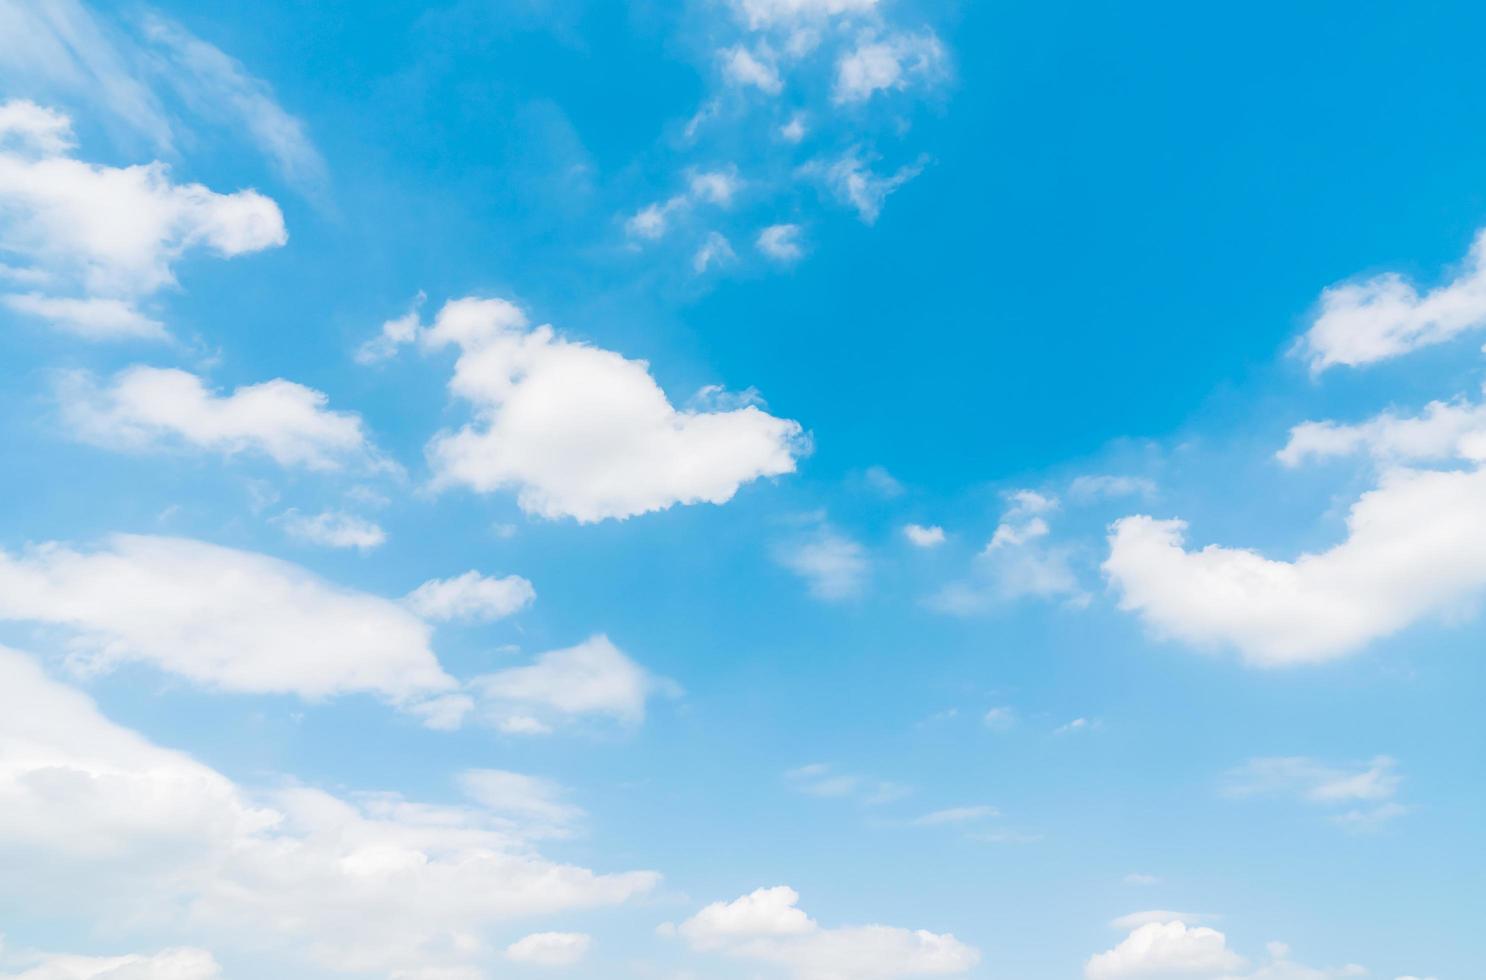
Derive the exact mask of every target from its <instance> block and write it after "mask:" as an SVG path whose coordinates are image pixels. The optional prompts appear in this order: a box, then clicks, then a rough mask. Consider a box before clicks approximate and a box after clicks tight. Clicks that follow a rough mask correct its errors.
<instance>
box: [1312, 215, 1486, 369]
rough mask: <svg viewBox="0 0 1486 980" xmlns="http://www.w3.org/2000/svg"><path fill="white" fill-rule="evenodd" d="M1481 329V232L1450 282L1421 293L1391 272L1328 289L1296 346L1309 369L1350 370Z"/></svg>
mask: <svg viewBox="0 0 1486 980" xmlns="http://www.w3.org/2000/svg"><path fill="white" fill-rule="evenodd" d="M1482 326H1486V231H1483V232H1480V233H1478V234H1477V235H1476V239H1475V241H1474V242H1472V243H1471V247H1470V251H1469V253H1468V254H1467V255H1466V258H1465V262H1464V263H1463V264H1462V267H1461V268H1460V270H1459V271H1458V272H1457V273H1456V275H1455V277H1454V278H1453V279H1451V280H1450V281H1448V282H1446V283H1444V284H1442V285H1440V286H1437V287H1435V288H1434V289H1430V290H1426V291H1425V292H1423V293H1420V291H1419V289H1418V287H1417V286H1415V285H1414V284H1413V283H1411V282H1409V281H1408V280H1407V279H1405V278H1404V277H1403V276H1401V275H1399V274H1398V273H1396V272H1385V273H1383V274H1382V275H1378V276H1373V277H1372V278H1370V279H1364V280H1362V281H1360V282H1352V283H1344V284H1342V285H1338V286H1332V287H1330V288H1328V289H1327V290H1325V291H1324V292H1323V293H1322V294H1321V302H1320V310H1319V312H1318V313H1317V314H1316V317H1315V320H1314V321H1313V322H1312V323H1311V325H1310V328H1309V329H1308V330H1307V331H1306V333H1305V335H1304V336H1303V337H1302V338H1301V339H1300V342H1299V344H1298V345H1297V350H1298V352H1299V353H1300V354H1301V355H1302V356H1303V357H1305V358H1306V360H1307V361H1308V362H1309V363H1310V366H1311V370H1312V371H1324V370H1325V369H1327V368H1330V367H1335V366H1338V365H1345V366H1349V367H1355V366H1359V365H1364V364H1372V363H1374V362H1377V361H1383V360H1387V359H1389V358H1393V357H1398V356H1400V355H1403V354H1407V353H1408V352H1410V351H1413V350H1417V349H1418V348H1420V347H1427V346H1430V345H1433V344H1442V343H1444V342H1446V341H1448V340H1452V339H1454V338H1455V337H1457V336H1459V335H1460V334H1462V333H1464V332H1466V331H1468V330H1476V329H1479V328H1481V327H1482Z"/></svg>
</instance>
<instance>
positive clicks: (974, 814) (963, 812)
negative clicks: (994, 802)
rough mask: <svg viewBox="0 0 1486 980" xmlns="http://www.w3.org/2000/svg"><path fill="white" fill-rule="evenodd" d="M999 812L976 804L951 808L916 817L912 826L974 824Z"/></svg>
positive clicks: (997, 814) (993, 808)
mask: <svg viewBox="0 0 1486 980" xmlns="http://www.w3.org/2000/svg"><path fill="white" fill-rule="evenodd" d="M1000 813H1001V811H999V810H997V809H996V808H995V807H993V806H986V805H984V804H977V805H974V806H952V807H948V808H946V809H943V810H935V811H934V812H932V813H926V814H924V815H923V816H921V817H916V818H914V820H913V824H914V826H916V827H943V826H947V825H955V824H964V823H974V822H976V821H979V820H986V819H988V818H990V817H995V816H999V815H1000Z"/></svg>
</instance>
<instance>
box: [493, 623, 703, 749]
mask: <svg viewBox="0 0 1486 980" xmlns="http://www.w3.org/2000/svg"><path fill="white" fill-rule="evenodd" d="M469 686H470V689H471V690H472V691H474V692H475V694H476V695H477V696H478V698H479V707H478V712H479V714H480V715H481V717H482V718H483V719H484V720H486V721H487V722H488V723H489V724H492V725H494V726H495V727H496V728H498V729H500V730H501V731H503V732H506V733H508V734H513V735H543V734H547V733H549V732H552V731H553V730H555V729H556V728H557V727H558V726H560V725H564V724H571V723H573V722H576V721H579V720H582V719H584V718H588V717H598V718H607V719H610V720H612V721H616V722H619V723H621V724H627V725H634V724H639V723H640V722H641V721H644V720H645V708H646V705H647V703H648V702H649V700H650V699H651V698H652V697H654V696H656V695H661V696H668V697H675V696H677V695H678V694H679V693H680V690H679V688H678V687H677V686H676V684H675V683H674V682H672V681H669V680H666V679H664V678H660V677H655V676H653V675H651V674H650V673H649V672H648V671H646V670H645V669H644V668H643V667H641V666H640V665H639V664H637V663H635V662H634V661H633V660H631V659H630V658H629V657H627V656H625V654H624V653H623V651H621V650H620V649H619V648H618V647H616V646H615V645H614V644H613V643H612V642H611V641H610V640H609V638H608V637H607V636H602V635H599V636H592V637H589V638H588V639H587V640H584V641H583V642H582V643H580V644H578V645H577V646H572V647H567V648H564V649H561V650H551V651H549V652H547V653H543V654H540V655H538V656H537V657H536V659H535V660H533V661H532V663H530V664H528V665H526V666H523V667H509V668H507V669H505V670H499V671H496V672H494V673H490V674H484V675H482V676H480V677H477V678H475V679H474V680H472V681H471V682H470V685H469Z"/></svg>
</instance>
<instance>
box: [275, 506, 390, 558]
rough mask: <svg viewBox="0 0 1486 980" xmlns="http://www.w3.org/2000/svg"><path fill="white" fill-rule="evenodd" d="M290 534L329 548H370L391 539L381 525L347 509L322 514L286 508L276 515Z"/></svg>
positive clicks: (363, 550)
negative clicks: (348, 511)
mask: <svg viewBox="0 0 1486 980" xmlns="http://www.w3.org/2000/svg"><path fill="white" fill-rule="evenodd" d="M276 521H277V523H278V524H279V525H281V526H282V527H283V528H284V530H285V531H286V532H287V533H288V534H289V536H290V537H293V538H298V539H299V540H301V541H307V542H309V543H310V544H318V545H324V546H325V547H327V548H355V549H356V550H357V551H361V552H367V551H371V550H372V549H373V548H380V547H381V546H382V545H384V544H386V543H387V532H386V531H384V530H382V528H381V525H379V524H377V523H375V522H373V521H369V520H367V519H366V518H364V517H357V516H356V515H355V514H347V513H346V512H345V511H339V510H326V511H321V512H320V513H318V514H301V513H299V512H298V511H295V510H288V511H285V512H284V513H283V514H281V515H279V517H278V518H276Z"/></svg>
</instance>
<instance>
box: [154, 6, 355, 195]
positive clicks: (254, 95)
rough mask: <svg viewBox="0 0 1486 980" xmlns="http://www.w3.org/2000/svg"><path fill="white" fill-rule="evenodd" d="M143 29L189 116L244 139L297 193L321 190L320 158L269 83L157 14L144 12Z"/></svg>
mask: <svg viewBox="0 0 1486 980" xmlns="http://www.w3.org/2000/svg"><path fill="white" fill-rule="evenodd" d="M142 26H143V30H142V34H143V36H144V38H145V40H146V41H148V42H149V43H151V44H153V45H154V46H155V47H156V48H157V49H158V50H159V51H160V52H161V53H162V54H163V55H164V59H163V60H164V61H165V63H167V64H168V66H169V70H168V71H166V72H165V79H166V81H167V82H169V83H170V84H171V86H172V87H173V88H174V90H175V92H176V93H177V94H178V95H179V96H180V97H181V99H182V100H183V101H184V102H185V103H186V105H188V106H189V107H190V108H191V110H192V111H193V112H195V113H196V114H197V115H198V116H200V117H202V118H204V119H209V120H212V121H214V122H216V123H218V124H219V125H222V126H224V127H228V128H231V129H232V130H233V131H235V132H239V133H241V134H242V135H244V136H246V137H247V138H248V139H249V140H250V141H251V142H252V143H253V144H254V145H256V146H257V147H258V149H259V150H260V151H262V153H263V154H264V155H265V156H266V157H268V159H269V161H270V162H271V163H272V164H273V166H274V169H275V170H277V171H278V173H279V175H280V176H281V177H283V178H284V180H286V181H288V182H289V183H290V184H292V185H293V186H295V187H297V188H298V189H299V190H300V191H303V192H306V193H311V194H317V193H321V192H322V191H323V190H324V185H325V182H326V168H325V161H324V159H323V158H322V157H321V156H320V152H319V151H318V150H316V149H315V146H314V144H313V143H312V142H310V138H309V134H308V131H307V129H306V127H305V125H304V122H303V121H301V120H300V119H299V118H297V117H296V116H293V115H290V114H289V113H288V112H286V111H285V110H284V108H283V107H282V106H280V105H279V104H278V102H276V101H275V100H274V98H273V91H272V90H271V89H270V88H269V86H268V84H267V83H265V82H264V81H262V80H261V79H258V78H255V77H253V76H252V75H250V74H249V73H248V71H247V69H245V68H244V67H243V65H242V63H241V62H239V61H238V60H237V59H236V58H233V57H231V56H229V55H227V54H226V53H225V52H223V51H221V50H220V49H218V48H216V47H214V46H213V45H211V44H208V43H207V42H205V41H203V40H201V39H200V38H199V37H196V36H195V35H193V34H192V33H191V32H189V31H187V30H186V29H185V28H184V27H182V26H181V25H180V24H179V23H177V22H175V21H173V20H170V19H169V18H166V17H163V16H161V15H160V14H158V13H156V12H149V13H147V14H146V15H145V16H144V17H143V18H142Z"/></svg>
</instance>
